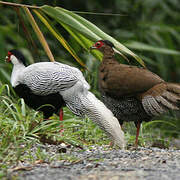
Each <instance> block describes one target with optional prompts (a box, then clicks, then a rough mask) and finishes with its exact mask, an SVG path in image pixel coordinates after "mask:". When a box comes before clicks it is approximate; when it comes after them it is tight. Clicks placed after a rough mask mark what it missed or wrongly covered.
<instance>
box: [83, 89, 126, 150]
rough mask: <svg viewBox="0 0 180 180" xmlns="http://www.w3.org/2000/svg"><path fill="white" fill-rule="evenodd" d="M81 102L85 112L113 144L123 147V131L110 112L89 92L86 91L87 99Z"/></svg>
mask: <svg viewBox="0 0 180 180" xmlns="http://www.w3.org/2000/svg"><path fill="white" fill-rule="evenodd" d="M83 99H84V98H83ZM82 103H83V104H84V107H85V114H86V115H87V116H88V117H89V118H90V119H91V120H92V121H93V122H94V123H96V124H97V125H99V127H100V128H101V129H102V130H104V131H105V132H106V133H107V135H108V136H109V137H110V138H111V139H112V140H113V142H114V144H115V145H117V146H119V147H120V148H122V149H123V148H124V147H125V139H124V132H123V131H122V129H121V126H120V124H119V122H118V120H117V119H116V118H115V117H114V115H113V114H112V112H111V111H110V110H109V109H108V108H107V107H106V106H105V105H104V104H103V103H102V102H101V101H100V100H98V99H97V98H96V97H95V96H94V94H92V93H91V92H88V94H87V100H85V101H83V102H82Z"/></svg>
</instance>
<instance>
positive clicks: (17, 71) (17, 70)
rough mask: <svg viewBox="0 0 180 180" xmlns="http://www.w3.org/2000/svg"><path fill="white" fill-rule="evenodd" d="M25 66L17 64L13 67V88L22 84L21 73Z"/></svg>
mask: <svg viewBox="0 0 180 180" xmlns="http://www.w3.org/2000/svg"><path fill="white" fill-rule="evenodd" d="M24 68H25V66H24V65H23V64H21V63H19V64H15V65H14V66H13V70H12V74H11V85H12V86H13V87H15V86H17V85H18V84H19V83H20V78H21V73H22V71H23V69H24Z"/></svg>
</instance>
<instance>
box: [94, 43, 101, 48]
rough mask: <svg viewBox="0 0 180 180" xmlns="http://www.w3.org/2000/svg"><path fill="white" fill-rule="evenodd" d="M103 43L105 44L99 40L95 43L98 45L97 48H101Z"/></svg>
mask: <svg viewBox="0 0 180 180" xmlns="http://www.w3.org/2000/svg"><path fill="white" fill-rule="evenodd" d="M102 45H103V43H102V42H97V43H96V44H95V46H96V47H97V48H100V47H101V46H102Z"/></svg>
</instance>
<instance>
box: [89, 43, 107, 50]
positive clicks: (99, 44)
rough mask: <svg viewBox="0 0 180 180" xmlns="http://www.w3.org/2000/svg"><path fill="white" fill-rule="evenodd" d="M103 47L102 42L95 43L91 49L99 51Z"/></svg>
mask: <svg viewBox="0 0 180 180" xmlns="http://www.w3.org/2000/svg"><path fill="white" fill-rule="evenodd" d="M103 45H104V43H103V42H102V41H97V42H96V43H95V44H94V45H93V46H92V47H91V49H99V48H101V47H102V46H103Z"/></svg>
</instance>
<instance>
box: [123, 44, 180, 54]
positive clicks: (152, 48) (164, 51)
mask: <svg viewBox="0 0 180 180" xmlns="http://www.w3.org/2000/svg"><path fill="white" fill-rule="evenodd" d="M126 46H128V47H130V48H132V49H136V50H144V51H151V52H156V53H162V54H169V55H180V51H176V50H171V49H166V48H160V47H155V46H150V45H147V44H144V43H141V42H137V41H132V42H130V43H126Z"/></svg>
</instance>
